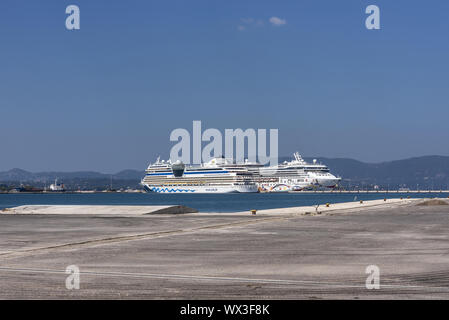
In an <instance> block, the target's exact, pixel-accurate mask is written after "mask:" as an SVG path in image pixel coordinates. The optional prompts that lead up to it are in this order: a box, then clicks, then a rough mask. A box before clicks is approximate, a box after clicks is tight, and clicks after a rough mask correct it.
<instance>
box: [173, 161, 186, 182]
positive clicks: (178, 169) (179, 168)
mask: <svg viewBox="0 0 449 320" xmlns="http://www.w3.org/2000/svg"><path fill="white" fill-rule="evenodd" d="M185 167H186V166H185V165H184V163H182V161H180V160H177V161H176V162H175V163H173V164H172V166H171V170H172V171H173V175H174V176H175V177H177V178H178V177H182V175H183V174H184V169H185Z"/></svg>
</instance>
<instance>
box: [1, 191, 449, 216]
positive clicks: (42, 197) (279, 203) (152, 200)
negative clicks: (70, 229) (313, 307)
mask: <svg viewBox="0 0 449 320" xmlns="http://www.w3.org/2000/svg"><path fill="white" fill-rule="evenodd" d="M407 196H410V197H412V198H433V197H442V198H447V197H448V196H449V193H381V192H379V193H368V194H367V193H342V194H340V193H332V194H330V193H324V194H323V193H235V194H160V193H95V194H71V193H67V194H64V193H61V194H0V209H3V208H10V207H15V206H20V205H32V204H43V205H52V204H59V205H61V204H84V205H168V204H170V205H174V204H179V205H185V206H188V207H191V208H195V209H197V210H199V211H202V212H232V211H246V210H251V209H257V210H260V209H272V208H285V207H297V206H308V205H316V204H325V203H327V202H329V203H337V202H349V201H359V200H374V199H383V198H399V197H404V198H405V197H407Z"/></svg>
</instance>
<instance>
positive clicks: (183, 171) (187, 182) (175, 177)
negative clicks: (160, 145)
mask: <svg viewBox="0 0 449 320" xmlns="http://www.w3.org/2000/svg"><path fill="white" fill-rule="evenodd" d="M227 164H228V162H227V161H226V160H225V159H223V158H213V159H212V160H211V161H209V162H208V163H206V164H202V165H198V166H186V165H184V164H183V163H182V162H180V161H177V162H175V163H171V161H170V160H169V161H160V159H159V158H158V159H157V161H156V162H155V163H153V164H150V165H149V166H148V168H147V170H146V174H145V177H144V178H143V179H142V182H141V183H142V185H143V186H144V188H145V190H146V191H148V192H159V193H232V192H257V191H258V187H257V184H256V183H255V180H254V177H253V173H251V172H249V170H248V169H247V168H245V167H243V166H238V167H233V166H232V165H231V166H229V167H228V166H227Z"/></svg>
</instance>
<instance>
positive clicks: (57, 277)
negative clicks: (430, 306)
mask: <svg viewBox="0 0 449 320" xmlns="http://www.w3.org/2000/svg"><path fill="white" fill-rule="evenodd" d="M41 210H44V209H43V208H42V209H41ZM55 210H56V209H55ZM41 213H42V212H41ZM0 225H1V226H2V227H1V228H0V239H1V240H2V241H1V242H0V276H1V278H2V281H0V299H13V298H16V299H17V298H18V299H37V298H39V299H55V298H62V299H66V298H70V299H74V298H89V299H92V298H107V299H123V298H128V299H260V298H263V299H265V298H268V299H270V298H271V299H327V298H332V299H418V298H425V299H429V298H433V299H449V270H448V268H447V266H448V262H449V252H448V249H447V248H448V244H449V233H448V232H447V230H448V229H449V200H448V199H431V200H430V199H407V198H403V199H402V200H401V199H385V200H374V201H363V203H360V202H359V201H357V202H355V201H354V202H351V203H346V204H333V203H329V206H327V205H317V206H311V207H308V208H304V207H297V208H287V209H282V210H281V209H272V210H257V214H256V215H253V214H251V213H250V212H240V213H232V214H214V213H186V214H149V215H147V214H134V215H129V216H127V215H126V214H125V215H120V214H110V215H104V214H98V215H95V214H94V215H92V214H82V213H80V214H33V213H31V214H29V213H24V214H18V213H17V212H16V213H15V214H11V213H4V214H0ZM69 266H72V267H73V266H76V267H77V268H79V271H80V284H79V289H76V290H69V289H67V288H66V285H65V283H66V278H67V274H66V270H67V268H68V267H69ZM372 266H375V267H377V268H378V269H379V270H380V287H379V289H368V288H367V286H366V282H367V277H368V276H369V275H368V274H366V270H367V268H368V267H372Z"/></svg>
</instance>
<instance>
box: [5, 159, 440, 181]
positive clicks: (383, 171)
mask: <svg viewBox="0 0 449 320" xmlns="http://www.w3.org/2000/svg"><path fill="white" fill-rule="evenodd" d="M291 159H292V157H280V158H279V161H280V162H282V161H285V160H291ZM304 159H305V160H307V161H308V162H312V161H313V159H314V158H312V157H305V158H304ZM315 159H317V161H318V162H321V163H323V164H326V165H327V166H328V167H329V169H330V170H331V172H332V173H334V174H336V175H339V176H341V177H342V182H341V185H342V186H344V187H359V188H361V187H370V186H371V187H372V186H374V185H378V186H379V187H383V188H391V189H395V188H399V187H408V188H416V187H418V188H420V189H426V188H427V189H429V188H432V189H449V157H447V156H424V157H416V158H410V159H405V160H396V161H388V162H381V163H365V162H361V161H357V160H354V159H346V158H324V157H315ZM144 174H145V172H144V171H143V170H142V171H139V170H123V171H120V172H118V173H116V174H112V175H110V174H104V173H98V172H92V171H79V172H39V173H31V172H28V171H25V170H22V169H17V168H16V169H12V170H9V171H6V172H0V184H10V185H11V184H14V185H17V184H21V183H23V184H31V185H34V186H38V187H43V186H46V185H49V184H50V183H53V181H54V180H55V179H56V178H57V179H58V180H59V181H60V182H63V183H64V184H65V185H66V186H67V187H68V188H71V189H92V188H99V189H104V188H109V187H110V185H111V177H112V186H113V188H126V187H131V188H138V187H140V186H139V182H140V179H141V178H142V177H143V176H144Z"/></svg>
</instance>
